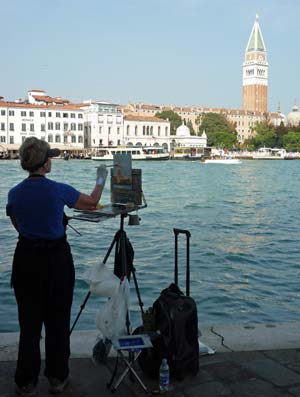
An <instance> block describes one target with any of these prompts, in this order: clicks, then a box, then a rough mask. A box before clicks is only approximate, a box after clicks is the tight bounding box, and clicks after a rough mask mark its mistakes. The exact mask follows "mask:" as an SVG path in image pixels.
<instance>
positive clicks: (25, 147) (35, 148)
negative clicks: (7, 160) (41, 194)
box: [19, 137, 50, 172]
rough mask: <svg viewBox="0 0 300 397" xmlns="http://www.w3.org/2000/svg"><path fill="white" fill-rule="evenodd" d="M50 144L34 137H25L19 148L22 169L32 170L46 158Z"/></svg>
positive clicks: (40, 165)
mask: <svg viewBox="0 0 300 397" xmlns="http://www.w3.org/2000/svg"><path fill="white" fill-rule="evenodd" d="M49 152H50V145H49V143H48V142H46V141H42V140H41V139H37V138H35V137H30V138H26V139H25V141H24V142H23V143H22V145H21V147H20V149H19V155H20V159H21V166H22V168H23V169H24V170H27V171H30V172H34V171H36V170H37V169H39V168H40V167H42V166H43V165H44V164H45V162H46V161H47V160H48V157H49Z"/></svg>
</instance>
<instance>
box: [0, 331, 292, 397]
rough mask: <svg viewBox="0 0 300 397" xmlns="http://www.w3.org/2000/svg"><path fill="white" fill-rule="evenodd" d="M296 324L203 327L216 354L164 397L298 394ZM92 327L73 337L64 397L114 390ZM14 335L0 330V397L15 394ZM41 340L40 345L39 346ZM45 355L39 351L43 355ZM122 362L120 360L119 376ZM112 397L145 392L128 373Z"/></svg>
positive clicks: (42, 386)
mask: <svg viewBox="0 0 300 397" xmlns="http://www.w3.org/2000/svg"><path fill="white" fill-rule="evenodd" d="M299 329H300V324H299V323H289V324H276V325H273V326H270V325H255V326H251V327H250V326H240V327H239V326H236V325H235V326H227V327H225V326H223V327H220V326H218V327H204V326H203V327H201V331H202V337H201V338H200V340H201V342H203V343H205V344H206V345H208V346H210V347H212V348H213V349H214V350H215V351H216V353H215V354H210V355H202V356H200V358H199V362H200V370H199V373H198V374H197V376H194V377H191V376H189V377H186V378H185V379H184V380H183V381H182V382H178V381H174V380H172V381H171V386H172V389H171V390H170V391H169V392H168V393H165V395H166V397H168V396H170V397H215V396H236V397H248V396H251V397H253V396H255V397H277V396H299V397H300V338H299V337H298V330H299ZM96 338H97V332H96V331H76V332H74V333H73V334H72V338H71V351H72V356H71V360H70V370H71V383H70V386H69V387H68V388H67V389H66V390H65V391H64V392H63V393H62V394H61V396H62V397H107V396H111V395H112V394H113V393H112V392H111V391H110V390H109V389H108V388H107V386H106V384H107V382H108V381H109V380H110V378H111V374H112V371H113V369H114V363H115V359H116V358H115V356H114V355H113V354H112V355H110V357H109V358H108V363H107V365H104V364H95V363H94V362H93V361H92V359H91V352H92V348H93V345H94V343H95V340H96ZM17 346H18V333H9V334H0V397H12V396H15V392H14V382H13V376H14V370H15V365H16V357H17ZM42 346H43V343H41V347H42ZM43 355H44V353H43V349H42V356H43ZM123 367H124V363H123V362H122V361H121V360H119V366H118V374H120V373H121V372H122V371H123V369H124V368H123ZM135 369H136V370H137V372H138V374H139V375H140V376H141V378H142V380H143V381H144V383H145V384H146V386H147V388H148V389H149V391H150V393H152V392H153V393H155V392H157V389H158V381H153V380H151V379H149V378H147V377H146V376H145V375H144V374H143V373H142V372H141V371H140V369H139V367H138V364H136V366H135ZM42 373H43V371H41V376H40V382H39V385H38V396H40V397H43V396H49V393H48V385H47V380H46V379H45V377H44V376H43V375H42ZM114 394H115V395H116V396H120V397H124V396H129V397H131V396H132V397H140V396H142V395H145V392H144V391H143V389H142V388H141V387H140V385H139V384H138V383H137V382H136V381H135V382H132V381H131V380H130V377H129V376H127V377H126V378H125V380H124V381H123V382H122V383H121V384H120V386H119V387H118V389H117V390H116V391H115V393H114Z"/></svg>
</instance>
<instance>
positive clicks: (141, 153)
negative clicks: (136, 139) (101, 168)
mask: <svg viewBox="0 0 300 397" xmlns="http://www.w3.org/2000/svg"><path fill="white" fill-rule="evenodd" d="M117 153H120V154H131V158H132V160H168V159H169V153H168V152H166V151H165V149H164V148H162V147H158V146H151V147H150V146H148V147H142V146H107V147H101V148H99V149H97V151H96V152H95V153H94V154H93V155H92V156H91V159H92V160H96V161H106V160H113V158H114V154H117Z"/></svg>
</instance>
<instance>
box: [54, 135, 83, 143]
mask: <svg viewBox="0 0 300 397" xmlns="http://www.w3.org/2000/svg"><path fill="white" fill-rule="evenodd" d="M62 139H63V142H64V143H67V142H68V137H67V136H66V135H64V136H63V137H62V136H61V135H58V134H56V135H55V136H53V135H52V134H49V135H48V142H49V143H52V142H55V143H61V142H62ZM77 139H78V140H77V142H78V143H83V135H79V136H78V137H77ZM71 142H72V143H76V135H74V134H73V135H71Z"/></svg>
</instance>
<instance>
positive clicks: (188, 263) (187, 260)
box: [173, 228, 191, 296]
mask: <svg viewBox="0 0 300 397" xmlns="http://www.w3.org/2000/svg"><path fill="white" fill-rule="evenodd" d="M173 231H174V234H175V269H174V280H175V281H174V282H175V284H176V285H178V235H179V234H185V235H186V292H185V293H186V296H190V237H191V233H190V232H189V231H188V230H184V229H176V228H174V229H173Z"/></svg>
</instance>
